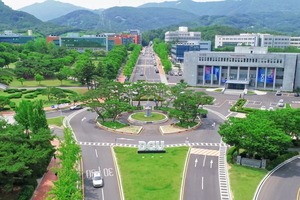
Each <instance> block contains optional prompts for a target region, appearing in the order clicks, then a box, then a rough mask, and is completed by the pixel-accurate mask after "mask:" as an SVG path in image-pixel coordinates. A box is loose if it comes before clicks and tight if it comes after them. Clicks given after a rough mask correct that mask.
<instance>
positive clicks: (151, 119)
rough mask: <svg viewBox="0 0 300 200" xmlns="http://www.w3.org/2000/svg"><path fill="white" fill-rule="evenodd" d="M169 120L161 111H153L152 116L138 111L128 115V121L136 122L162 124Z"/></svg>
mask: <svg viewBox="0 0 300 200" xmlns="http://www.w3.org/2000/svg"><path fill="white" fill-rule="evenodd" d="M168 120H169V118H168V116H167V115H165V114H162V113H159V112H152V113H151V114H150V116H147V113H146V114H145V113H144V112H137V113H134V114H131V115H130V116H129V117H128V121H129V122H131V123H134V124H161V123H165V122H167V121H168Z"/></svg>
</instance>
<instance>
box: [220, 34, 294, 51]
mask: <svg viewBox="0 0 300 200" xmlns="http://www.w3.org/2000/svg"><path fill="white" fill-rule="evenodd" d="M290 40H291V37H290V36H282V35H271V34H260V33H241V34H240V35H216V36H215V48H223V47H227V46H242V45H245V46H256V47H277V48H286V47H288V46H290Z"/></svg>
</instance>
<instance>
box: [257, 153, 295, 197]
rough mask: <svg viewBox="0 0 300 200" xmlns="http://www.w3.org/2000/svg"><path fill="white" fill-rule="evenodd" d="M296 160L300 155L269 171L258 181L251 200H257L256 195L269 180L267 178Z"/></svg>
mask: <svg viewBox="0 0 300 200" xmlns="http://www.w3.org/2000/svg"><path fill="white" fill-rule="evenodd" d="M297 158H300V155H297V156H294V157H292V158H290V159H288V160H286V161H284V162H282V163H280V164H279V165H277V166H276V167H275V168H274V169H272V170H271V171H269V173H268V174H267V175H266V176H265V177H264V178H263V179H262V180H261V181H260V183H259V185H258V186H257V189H256V191H255V194H254V197H253V200H257V199H258V195H259V193H260V191H261V189H262V186H263V185H264V183H265V182H266V181H267V180H268V179H269V177H270V176H271V175H272V174H273V173H274V172H275V171H277V170H278V169H280V168H281V167H283V166H284V165H286V164H288V163H290V162H292V161H294V160H296V159H297Z"/></svg>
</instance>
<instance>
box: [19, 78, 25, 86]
mask: <svg viewBox="0 0 300 200" xmlns="http://www.w3.org/2000/svg"><path fill="white" fill-rule="evenodd" d="M18 81H19V82H20V83H21V84H22V86H23V84H24V82H25V78H19V79H18Z"/></svg>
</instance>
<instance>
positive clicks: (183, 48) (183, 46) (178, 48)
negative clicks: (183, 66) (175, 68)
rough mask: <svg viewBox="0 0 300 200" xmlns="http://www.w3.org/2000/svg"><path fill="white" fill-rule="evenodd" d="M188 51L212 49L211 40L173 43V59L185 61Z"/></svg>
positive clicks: (174, 60)
mask: <svg viewBox="0 0 300 200" xmlns="http://www.w3.org/2000/svg"><path fill="white" fill-rule="evenodd" d="M188 51H211V41H200V42H198V43H177V44H174V45H172V49H171V55H172V61H173V62H179V63H182V62H183V61H184V52H188Z"/></svg>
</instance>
